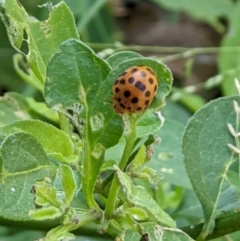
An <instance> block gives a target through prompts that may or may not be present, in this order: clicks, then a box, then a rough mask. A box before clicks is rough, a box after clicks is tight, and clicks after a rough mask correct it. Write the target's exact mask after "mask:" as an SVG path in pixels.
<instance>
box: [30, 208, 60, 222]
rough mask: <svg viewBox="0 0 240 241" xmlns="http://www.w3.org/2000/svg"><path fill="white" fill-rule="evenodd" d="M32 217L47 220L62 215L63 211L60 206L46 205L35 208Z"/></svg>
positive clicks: (31, 213)
mask: <svg viewBox="0 0 240 241" xmlns="http://www.w3.org/2000/svg"><path fill="white" fill-rule="evenodd" d="M30 216H31V218H33V219H34V220H46V219H55V218H58V217H60V216H62V213H61V211H60V209H59V208H56V207H53V206H51V207H45V208H41V209H35V210H34V211H32V212H30Z"/></svg>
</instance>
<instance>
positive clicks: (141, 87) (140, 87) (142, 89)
mask: <svg viewBox="0 0 240 241" xmlns="http://www.w3.org/2000/svg"><path fill="white" fill-rule="evenodd" d="M135 87H136V88H138V89H139V90H141V91H142V92H144V91H145V90H146V85H145V84H143V83H142V82H141V81H137V82H136V84H135Z"/></svg>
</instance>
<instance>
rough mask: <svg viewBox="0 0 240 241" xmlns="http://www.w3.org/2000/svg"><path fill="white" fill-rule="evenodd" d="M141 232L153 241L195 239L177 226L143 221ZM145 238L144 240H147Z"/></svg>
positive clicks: (186, 240)
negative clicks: (168, 226)
mask: <svg viewBox="0 0 240 241" xmlns="http://www.w3.org/2000/svg"><path fill="white" fill-rule="evenodd" d="M139 226H140V227H141V229H142V230H141V232H142V233H143V236H142V238H143V237H145V239H147V240H151V241H159V240H161V241H169V240H171V241H194V240H193V239H192V238H191V237H189V236H188V235H187V234H186V233H184V232H183V231H182V230H180V229H177V228H167V227H162V226H159V225H157V224H156V223H151V222H149V223H141V224H140V225H139ZM145 239H144V240H145Z"/></svg>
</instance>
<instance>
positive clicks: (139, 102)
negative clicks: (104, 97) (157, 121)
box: [112, 66, 158, 114]
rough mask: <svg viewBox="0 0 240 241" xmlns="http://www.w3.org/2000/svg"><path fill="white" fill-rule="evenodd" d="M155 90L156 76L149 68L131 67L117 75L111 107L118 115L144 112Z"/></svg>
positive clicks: (156, 86)
mask: <svg viewBox="0 0 240 241" xmlns="http://www.w3.org/2000/svg"><path fill="white" fill-rule="evenodd" d="M157 89H158V81H157V76H156V74H155V73H154V71H153V70H152V69H151V68H149V67H148V66H134V67H131V68H129V69H127V70H126V71H124V72H123V73H122V74H121V75H119V76H118V78H117V80H116V81H115V83H114V85H113V88H112V91H113V95H114V96H113V107H114V109H115V110H116V111H117V112H118V113H120V114H122V113H134V112H139V111H142V110H145V109H146V108H147V107H148V106H149V105H150V104H151V102H152V100H153V98H154V97H155V95H156V94H157Z"/></svg>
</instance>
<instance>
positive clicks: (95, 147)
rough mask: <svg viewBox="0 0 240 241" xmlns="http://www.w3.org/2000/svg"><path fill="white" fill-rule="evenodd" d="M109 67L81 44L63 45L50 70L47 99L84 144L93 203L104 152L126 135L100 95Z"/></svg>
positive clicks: (88, 192) (87, 185)
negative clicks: (123, 134)
mask: <svg viewBox="0 0 240 241" xmlns="http://www.w3.org/2000/svg"><path fill="white" fill-rule="evenodd" d="M109 71H110V67H109V65H108V64H107V63H106V62H105V61H104V60H102V59H101V58H99V57H98V56H97V55H96V54H95V53H94V52H93V51H92V50H91V49H90V48H88V47H87V46H86V45H84V44H83V43H82V42H80V41H76V40H68V41H66V42H64V43H63V44H61V46H60V48H59V51H58V52H57V53H56V54H54V55H53V57H52V59H51V61H50V62H49V65H48V68H47V80H46V86H45V99H46V103H47V104H48V106H49V107H51V108H53V109H56V110H58V111H59V112H61V113H63V114H64V115H66V116H67V117H68V118H69V119H70V120H71V121H72V122H73V124H74V125H75V127H76V128H77V129H78V131H79V133H80V135H81V137H82V140H83V142H84V175H83V179H82V181H83V189H84V193H85V195H86V197H87V198H86V199H87V200H88V201H89V202H91V203H92V204H89V205H94V206H96V204H94V201H93V200H92V201H90V200H91V198H92V193H93V190H94V185H95V181H96V179H97V176H98V174H99V171H100V167H101V164H102V163H103V160H104V159H103V157H104V151H105V150H106V149H107V148H109V147H110V146H113V145H115V144H116V143H117V142H118V140H119V138H120V137H121V135H122V132H123V124H122V120H121V117H120V116H119V115H117V114H116V113H115V112H114V111H113V107H112V106H111V104H110V103H109V101H110V100H111V99H109V98H108V97H106V92H111V88H110V89H107V90H106V91H105V92H101V91H100V90H101V87H102V86H103V85H104V86H105V82H104V79H105V78H106V77H107V75H108V73H109Z"/></svg>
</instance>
